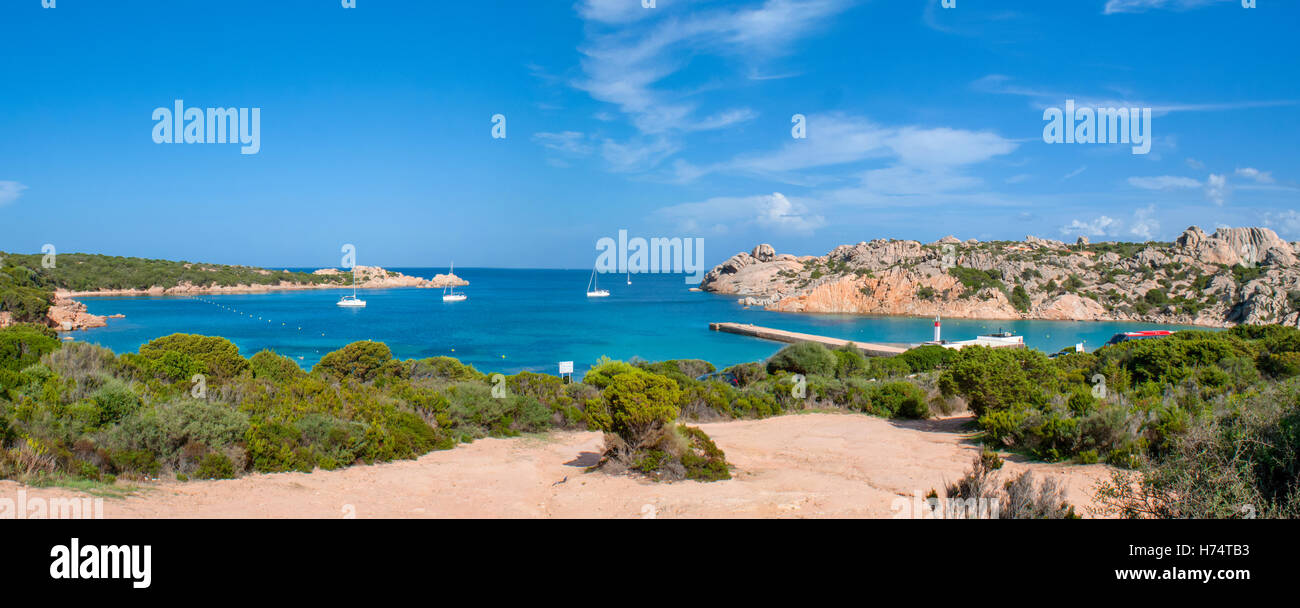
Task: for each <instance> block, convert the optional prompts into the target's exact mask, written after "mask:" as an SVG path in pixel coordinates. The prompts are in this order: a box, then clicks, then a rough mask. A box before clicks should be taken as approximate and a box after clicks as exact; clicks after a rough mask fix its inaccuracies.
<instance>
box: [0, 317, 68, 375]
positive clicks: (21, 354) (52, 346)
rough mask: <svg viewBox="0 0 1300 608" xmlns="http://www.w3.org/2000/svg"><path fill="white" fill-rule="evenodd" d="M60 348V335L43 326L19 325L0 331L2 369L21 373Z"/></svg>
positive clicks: (0, 366) (0, 364)
mask: <svg viewBox="0 0 1300 608" xmlns="http://www.w3.org/2000/svg"><path fill="white" fill-rule="evenodd" d="M58 348H59V338H58V334H56V333H54V330H52V329H50V328H48V327H44V326H41V325H35V324H30V323H18V324H15V325H11V326H9V327H6V328H4V329H0V369H4V370H9V371H13V372H16V371H19V370H21V369H23V368H25V367H27V366H29V365H32V364H33V363H36V362H37V361H40V360H41V357H42V356H44V355H45V354H46V353H49V352H52V351H54V350H56V349H58Z"/></svg>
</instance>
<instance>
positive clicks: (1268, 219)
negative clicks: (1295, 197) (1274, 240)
mask: <svg viewBox="0 0 1300 608" xmlns="http://www.w3.org/2000/svg"><path fill="white" fill-rule="evenodd" d="M1264 225H1265V226H1267V227H1269V228H1273V229H1275V230H1277V231H1278V232H1280V233H1281V234H1282V236H1283V237H1287V236H1290V237H1292V238H1295V237H1300V213H1297V212H1296V210H1295V209H1287V210H1286V211H1283V212H1281V213H1277V214H1274V213H1266V214H1264Z"/></svg>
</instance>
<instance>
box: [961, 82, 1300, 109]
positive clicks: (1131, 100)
mask: <svg viewBox="0 0 1300 608" xmlns="http://www.w3.org/2000/svg"><path fill="white" fill-rule="evenodd" d="M971 88H973V89H974V90H976V91H980V92H983V93H992V94H996V95H1014V96H1017V97H1025V98H1028V99H1029V100H1030V106H1031V107H1034V108H1036V109H1040V110H1041V109H1045V108H1049V107H1060V106H1061V104H1063V103H1065V100H1067V99H1073V100H1075V105H1076V107H1080V108H1084V107H1090V108H1151V113H1152V114H1153V115H1156V116H1162V115H1167V114H1173V113H1177V112H1227V111H1232V110H1249V109H1258V108H1276V107H1286V106H1294V105H1296V104H1297V100H1294V99H1269V100H1247V101H1228V102H1207V103H1187V102H1170V101H1153V100H1149V99H1141V98H1137V97H1132V96H1130V95H1122V96H1120V97H1108V96H1096V95H1088V94H1085V93H1082V92H1079V91H1075V92H1069V91H1056V90H1051V89H1044V88H1037V87H1029V86H1024V85H1019V84H1015V83H1013V82H1012V79H1011V77H1009V76H1006V75H1004V74H989V75H987V76H984V77H983V78H980V79H978V80H976V81H974V82H972V83H971Z"/></svg>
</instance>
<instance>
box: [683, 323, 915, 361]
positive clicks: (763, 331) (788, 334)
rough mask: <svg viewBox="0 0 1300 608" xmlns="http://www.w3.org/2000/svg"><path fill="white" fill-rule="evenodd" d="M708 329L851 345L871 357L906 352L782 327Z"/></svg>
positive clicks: (833, 345) (736, 325) (717, 325)
mask: <svg viewBox="0 0 1300 608" xmlns="http://www.w3.org/2000/svg"><path fill="white" fill-rule="evenodd" d="M709 329H711V330H713V331H721V332H726V333H729V334H739V335H742V336H750V337H753V338H761V339H763V340H772V341H774V342H786V343H789V344H793V343H795V342H817V343H819V344H823V345H825V346H829V347H831V348H837V347H840V346H853V347H854V348H857V349H858V350H860V351H862V352H863V353H864V354H866V355H869V356H872V357H892V356H894V355H898V354H902V353H903V352H906V351H907V349H906V348H902V347H898V346H890V345H888V344H872V343H870V342H855V341H853V340H843V339H840V338H830V337H827V336H816V335H813V334H802V333H799V332H794V331H785V330H784V329H773V328H771V327H759V326H757V325H749V324H745V323H709Z"/></svg>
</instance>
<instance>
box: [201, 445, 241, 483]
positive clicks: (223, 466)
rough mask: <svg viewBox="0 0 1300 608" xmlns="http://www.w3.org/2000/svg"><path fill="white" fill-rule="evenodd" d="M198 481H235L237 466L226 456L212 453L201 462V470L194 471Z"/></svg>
mask: <svg viewBox="0 0 1300 608" xmlns="http://www.w3.org/2000/svg"><path fill="white" fill-rule="evenodd" d="M194 477H196V478H198V479H234V478H235V465H234V463H232V462H230V457H228V456H226V455H225V454H220V453H217V452H212V453H210V454H208V455H207V456H204V457H203V460H200V461H199V468H198V469H197V470H195V471H194Z"/></svg>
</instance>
